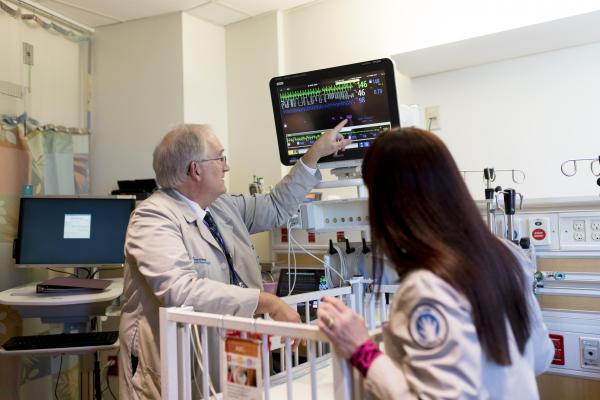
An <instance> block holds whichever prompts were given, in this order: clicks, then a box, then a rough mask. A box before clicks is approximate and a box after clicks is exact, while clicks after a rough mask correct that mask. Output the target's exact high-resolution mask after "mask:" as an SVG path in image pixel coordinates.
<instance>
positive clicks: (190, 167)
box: [187, 155, 227, 175]
mask: <svg viewBox="0 0 600 400" xmlns="http://www.w3.org/2000/svg"><path fill="white" fill-rule="evenodd" d="M192 161H196V162H208V161H220V162H221V163H222V164H227V156H226V155H222V156H221V157H215V158H207V159H205V160H192ZM191 171H192V163H191V162H190V165H189V166H188V170H187V174H188V175H189V174H190V172H191Z"/></svg>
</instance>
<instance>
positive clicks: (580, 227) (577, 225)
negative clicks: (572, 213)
mask: <svg viewBox="0 0 600 400" xmlns="http://www.w3.org/2000/svg"><path fill="white" fill-rule="evenodd" d="M573 230H574V231H585V221H584V220H575V221H573Z"/></svg>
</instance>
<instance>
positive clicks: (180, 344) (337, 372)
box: [160, 278, 398, 400]
mask: <svg viewBox="0 0 600 400" xmlns="http://www.w3.org/2000/svg"><path fill="white" fill-rule="evenodd" d="M397 288H398V287H397V286H395V285H386V286H382V287H381V291H380V293H382V295H381V296H378V299H380V300H376V299H375V297H374V296H373V294H371V293H365V290H364V289H365V280H364V279H362V278H356V279H353V280H352V282H351V286H345V287H341V288H335V289H329V290H322V291H317V292H311V293H304V294H300V295H293V296H288V297H282V300H283V301H285V302H286V303H287V304H289V305H290V306H292V307H297V306H298V305H299V304H304V312H305V313H306V315H305V321H307V322H306V323H305V324H293V323H284V322H277V321H272V320H269V319H252V318H240V317H233V316H223V315H216V314H207V313H199V312H194V311H193V310H191V309H185V308H161V311H160V327H161V333H160V338H161V374H162V375H161V376H162V393H163V399H191V398H193V393H194V390H196V393H198V392H200V393H198V395H195V396H196V397H198V396H201V398H203V399H208V398H223V397H222V394H220V393H214V392H211V388H210V382H211V371H210V370H209V368H208V365H209V359H210V357H211V349H210V348H209V346H208V342H209V339H208V335H209V334H210V328H215V329H216V330H217V331H218V332H219V341H220V344H221V345H222V344H223V341H224V340H225V337H224V334H223V333H224V332H226V331H232V330H233V331H239V332H241V336H242V337H245V336H246V335H251V336H253V337H256V336H258V337H260V338H262V343H261V347H262V351H261V359H262V362H261V366H262V382H263V384H262V387H263V390H262V396H263V397H262V398H264V399H265V400H268V399H277V400H279V399H288V400H292V399H294V398H296V399H299V398H301V399H305V398H311V399H334V400H342V399H343V400H350V399H359V398H364V393H363V387H362V379H361V377H360V375H359V374H357V373H356V371H355V370H354V369H353V368H352V366H351V365H349V364H348V362H347V361H346V360H345V359H343V358H341V357H339V356H338V355H337V354H336V352H335V349H334V348H333V347H332V346H331V344H330V342H329V340H328V339H327V337H326V336H325V335H324V334H323V333H322V332H321V331H320V330H319V328H318V327H317V326H316V325H314V323H313V322H314V321H311V320H310V311H309V310H310V307H311V306H312V305H313V304H314V303H313V302H317V303H319V302H320V299H321V298H322V297H323V296H324V295H327V296H334V297H337V298H340V299H341V300H342V301H344V302H345V303H346V304H347V305H348V306H349V307H351V308H352V309H354V310H355V311H357V312H358V313H359V314H361V315H363V317H364V318H365V321H366V322H367V326H368V327H369V328H370V329H372V331H371V334H372V336H373V338H374V340H376V341H380V339H381V335H380V334H379V333H380V330H378V329H377V327H378V326H379V325H380V324H381V322H382V321H385V320H387V312H388V308H389V301H390V300H391V296H392V295H393V293H394V292H395V291H396V290H397ZM386 294H389V295H388V296H386ZM196 333H198V335H197V336H198V337H196ZM280 337H281V338H283V340H282V342H283V344H280V340H279V338H280ZM294 339H302V340H305V341H306V361H304V362H302V360H301V359H300V357H299V352H298V351H293V347H292V343H293V340H294ZM194 346H200V347H201V350H200V351H197V349H194ZM212 350H213V352H214V349H212ZM274 350H278V352H279V357H280V359H279V360H280V366H281V372H277V373H275V374H272V373H273V372H272V368H271V367H272V354H274ZM189 354H193V355H194V356H195V357H191V358H190V357H189ZM195 358H196V359H195ZM193 363H198V364H199V365H201V366H202V368H201V371H199V373H198V374H197V375H199V377H196V379H197V380H198V381H199V384H197V386H196V387H194V386H193V385H195V383H194V382H192V381H193V378H192V377H193V371H192V368H193V365H192V364H193ZM213 372H214V371H213ZM309 396H310V397H309Z"/></svg>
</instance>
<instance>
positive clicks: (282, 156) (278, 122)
mask: <svg viewBox="0 0 600 400" xmlns="http://www.w3.org/2000/svg"><path fill="white" fill-rule="evenodd" d="M375 70H383V71H384V72H385V75H386V83H387V87H388V107H389V110H390V122H391V127H392V128H395V127H399V126H400V113H399V109H398V94H397V91H396V78H395V66H394V62H393V60H391V59H389V58H380V59H376V60H370V61H363V62H359V63H354V64H347V65H340V66H337V67H331V68H324V69H318V70H313V71H307V72H302V73H298V74H291V75H284V76H277V77H274V78H272V79H271V80H270V81H269V88H270V92H271V103H272V106H273V115H274V117H275V130H276V133H277V145H278V147H279V160H280V161H281V163H282V164H283V165H286V166H292V165H294V164H295V162H291V161H290V160H289V158H290V157H289V155H288V154H287V142H286V140H285V133H284V132H283V123H282V119H281V112H280V108H279V98H278V92H277V84H278V83H279V82H286V83H289V82H290V81H291V82H292V84H295V82H294V81H297V82H298V84H302V83H303V81H316V80H321V79H327V78H334V77H336V76H344V75H354V74H361V73H365V72H370V71H375ZM331 128H333V127H331ZM366 151H367V149H366V148H365V149H363V151H362V152H360V154H355V155H354V156H347V155H345V154H343V155H342V156H341V157H340V156H338V157H335V158H334V157H333V156H328V157H323V158H322V159H321V160H319V163H318V165H319V167H335V166H347V165H360V163H361V160H362V159H363V157H364V154H365V152H366ZM356 160H358V162H357V163H352V161H356ZM329 164H331V165H329Z"/></svg>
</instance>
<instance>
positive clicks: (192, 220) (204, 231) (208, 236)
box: [182, 204, 225, 255]
mask: <svg viewBox="0 0 600 400" xmlns="http://www.w3.org/2000/svg"><path fill="white" fill-rule="evenodd" d="M183 205H184V207H182V210H183V216H184V218H185V220H186V221H187V222H188V223H189V224H196V226H197V227H198V230H199V231H200V236H202V238H203V239H204V240H205V241H206V242H208V243H209V244H211V245H212V246H213V247H214V248H215V249H217V250H219V251H220V252H221V253H223V250H222V249H221V246H219V243H218V242H217V239H215V237H214V236H213V235H212V233H210V229H208V227H207V226H206V225H205V224H204V221H200V220H198V216H197V215H196V213H195V212H194V211H193V210H192V209H191V208H189V207H188V206H187V204H183ZM223 255H225V254H224V253H223Z"/></svg>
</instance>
